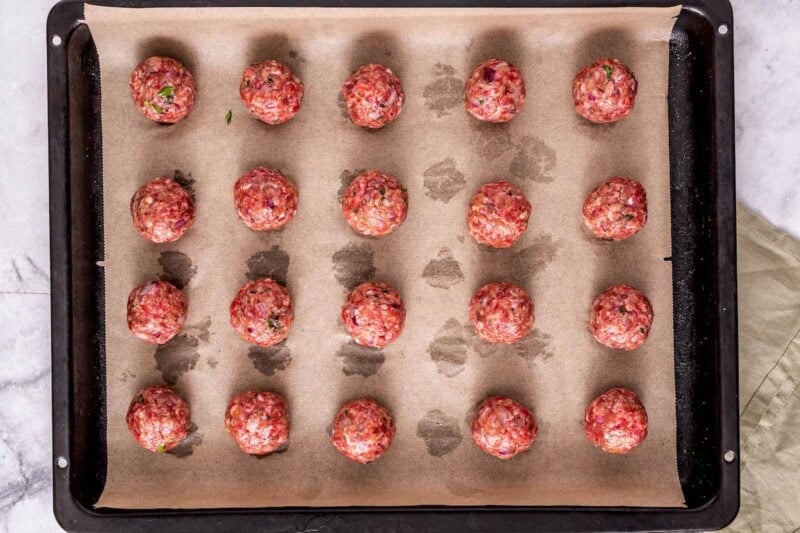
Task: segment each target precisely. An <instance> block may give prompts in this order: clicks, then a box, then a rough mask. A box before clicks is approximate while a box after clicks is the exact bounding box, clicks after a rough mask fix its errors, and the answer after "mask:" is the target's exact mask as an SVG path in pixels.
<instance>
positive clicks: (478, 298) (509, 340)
mask: <svg viewBox="0 0 800 533" xmlns="http://www.w3.org/2000/svg"><path fill="white" fill-rule="evenodd" d="M469 319H470V321H471V322H472V326H473V327H474V328H475V334H476V335H477V336H478V337H481V338H482V339H485V340H487V341H489V342H491V343H495V344H514V343H515V342H519V341H521V340H522V339H524V338H525V337H526V336H527V335H528V333H530V332H531V329H532V328H533V302H532V301H531V298H530V296H528V293H526V292H525V290H524V289H522V288H520V287H517V286H516V285H512V284H511V283H489V284H487V285H484V286H483V287H481V288H480V289H478V292H476V293H475V295H474V296H473V297H472V300H471V301H470V302H469Z"/></svg>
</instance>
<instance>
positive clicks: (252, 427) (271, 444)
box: [225, 391, 289, 455]
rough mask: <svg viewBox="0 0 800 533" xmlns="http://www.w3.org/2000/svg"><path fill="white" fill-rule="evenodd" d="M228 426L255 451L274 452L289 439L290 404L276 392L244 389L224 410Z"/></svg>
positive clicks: (235, 437) (244, 445)
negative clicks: (288, 405)
mask: <svg viewBox="0 0 800 533" xmlns="http://www.w3.org/2000/svg"><path fill="white" fill-rule="evenodd" d="M225 429H226V430H227V431H228V434H229V435H230V436H231V437H233V440H235V441H236V444H238V445H239V448H241V450H242V451H243V452H245V453H249V454H252V455H266V454H268V453H272V452H274V451H275V450H277V449H278V448H280V447H281V446H284V445H285V444H286V443H287V442H289V408H288V407H287V405H286V400H284V399H283V396H281V395H280V394H276V393H274V392H255V391H247V392H243V393H242V394H240V395H239V396H237V397H235V398H234V399H233V400H231V403H230V404H229V405H228V409H227V411H225Z"/></svg>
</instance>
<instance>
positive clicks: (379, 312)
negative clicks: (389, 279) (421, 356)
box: [342, 281, 406, 348]
mask: <svg viewBox="0 0 800 533" xmlns="http://www.w3.org/2000/svg"><path fill="white" fill-rule="evenodd" d="M405 319H406V309H405V307H404V306H403V300H402V299H401V298H400V295H399V294H397V291H395V290H394V289H393V288H392V287H391V286H390V285H389V284H388V283H372V282H371V281H368V282H366V283H362V284H361V285H359V286H358V287H356V288H355V289H353V292H351V293H350V295H349V296H348V297H347V302H346V303H345V304H344V306H343V307H342V320H343V321H344V329H345V330H347V333H349V334H350V336H351V337H352V338H353V340H354V341H356V342H357V343H358V344H360V345H362V346H369V347H371V348H383V347H384V346H387V345H388V344H390V343H392V342H394V340H395V339H396V338H397V337H399V336H400V332H401V331H402V330H403V322H404V321H405Z"/></svg>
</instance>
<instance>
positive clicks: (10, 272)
mask: <svg viewBox="0 0 800 533" xmlns="http://www.w3.org/2000/svg"><path fill="white" fill-rule="evenodd" d="M53 3H54V0H25V1H24V2H11V1H4V2H2V6H0V28H1V30H0V44H1V46H0V50H2V53H3V57H4V60H5V61H6V66H5V67H4V68H3V69H2V73H0V79H1V80H2V86H3V87H5V90H4V91H5V94H6V95H9V97H8V98H7V103H6V105H5V106H4V108H3V116H4V117H5V119H4V120H5V126H4V127H3V128H2V129H1V130H0V155H1V156H2V162H3V166H4V169H5V170H4V171H3V173H2V177H0V318H2V320H0V323H2V324H3V327H2V328H1V329H0V360H2V361H3V370H2V372H0V531H6V532H12V531H13V532H18V531H19V532H36V531H58V530H59V528H58V524H57V523H56V522H55V520H54V518H53V513H52V509H51V507H52V496H51V490H52V483H51V476H52V466H51V460H52V458H51V443H50V442H51V438H50V426H51V423H50V333H49V332H50V298H49V290H50V279H49V242H48V232H49V229H48V186H47V111H46V110H47V105H46V81H45V35H44V30H45V19H46V17H47V12H48V10H49V9H50V7H51V5H52V4H53ZM734 9H735V17H736V22H735V32H734V33H735V46H736V48H735V53H736V111H737V113H736V151H737V182H738V185H737V193H738V196H739V200H740V201H741V202H743V203H744V204H746V205H748V206H750V207H752V208H753V209H755V210H756V211H758V212H759V213H761V214H762V215H763V216H765V217H766V218H767V219H768V220H770V221H771V222H772V223H773V224H775V225H777V226H779V227H780V228H782V229H784V230H786V231H788V232H789V233H791V234H793V235H795V236H798V237H800V176H799V175H800V149H798V143H800V108H798V105H797V100H796V97H795V95H794V90H795V78H796V77H797V75H798V72H800V37H798V35H797V32H796V24H797V21H798V20H800V3H798V2H795V1H793V0H769V1H767V0H734Z"/></svg>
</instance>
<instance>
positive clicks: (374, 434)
mask: <svg viewBox="0 0 800 533" xmlns="http://www.w3.org/2000/svg"><path fill="white" fill-rule="evenodd" d="M395 431H397V429H396V428H395V426H394V422H392V417H391V415H389V411H387V410H386V408H385V407H383V406H381V405H380V404H378V402H376V401H375V400H370V399H366V398H362V399H360V400H353V401H351V402H348V403H346V404H344V406H343V407H342V408H341V409H340V410H339V413H337V415H336V418H335V419H334V420H333V431H332V433H331V439H333V445H334V446H335V447H336V449H337V450H339V451H340V452H341V454H342V455H344V456H345V457H347V458H348V459H352V460H353V461H355V462H357V463H370V462H372V461H374V460H375V459H377V458H378V457H380V456H381V455H383V454H384V453H386V450H388V449H389V446H391V445H392V439H393V438H394V434H395Z"/></svg>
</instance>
